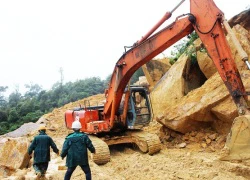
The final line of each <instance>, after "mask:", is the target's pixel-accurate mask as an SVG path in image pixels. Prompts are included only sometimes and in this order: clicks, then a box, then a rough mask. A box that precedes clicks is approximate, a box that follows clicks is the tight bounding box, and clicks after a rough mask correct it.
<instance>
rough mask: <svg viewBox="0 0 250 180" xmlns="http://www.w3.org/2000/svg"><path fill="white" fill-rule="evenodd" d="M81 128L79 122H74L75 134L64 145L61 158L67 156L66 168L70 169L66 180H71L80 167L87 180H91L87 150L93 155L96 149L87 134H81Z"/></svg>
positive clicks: (69, 136)
mask: <svg viewBox="0 0 250 180" xmlns="http://www.w3.org/2000/svg"><path fill="white" fill-rule="evenodd" d="M81 128H82V126H81V123H80V122H79V121H77V120H76V121H74V122H73V123H72V129H73V130H74V133H71V134H69V135H68V136H67V137H66V139H65V141H64V144H63V149H62V152H61V157H62V159H63V158H64V157H65V156H67V159H66V166H67V167H68V169H67V172H66V174H65V177H64V180H69V179H70V177H71V175H72V173H73V172H74V170H75V169H76V167H77V166H78V165H79V166H80V167H81V168H82V170H83V171H84V173H85V176H86V180H91V170H90V167H89V162H88V151H87V149H89V150H90V152H91V153H95V148H94V146H93V144H92V142H91V140H90V139H89V137H88V136H87V135H86V134H85V133H82V132H80V129H81Z"/></svg>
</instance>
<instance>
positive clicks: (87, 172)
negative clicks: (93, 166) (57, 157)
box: [64, 165, 91, 180]
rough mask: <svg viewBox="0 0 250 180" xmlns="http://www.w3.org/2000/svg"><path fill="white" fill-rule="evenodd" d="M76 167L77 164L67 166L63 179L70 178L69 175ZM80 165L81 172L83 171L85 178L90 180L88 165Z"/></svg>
mask: <svg viewBox="0 0 250 180" xmlns="http://www.w3.org/2000/svg"><path fill="white" fill-rule="evenodd" d="M76 167H77V166H74V167H68V169H67V172H66V174H65V176H64V180H70V177H71V175H72V173H73V172H74V170H75V169H76ZM80 167H81V168H82V170H83V172H84V173H85V176H86V180H91V171H90V167H89V165H82V166H80Z"/></svg>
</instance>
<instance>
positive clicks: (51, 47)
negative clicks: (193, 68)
mask: <svg viewBox="0 0 250 180" xmlns="http://www.w3.org/2000/svg"><path fill="white" fill-rule="evenodd" d="M214 1H215V3H216V4H217V6H218V7H219V8H220V9H221V10H222V11H223V12H224V13H225V16H226V18H227V19H230V18H231V17H232V16H234V15H236V14H238V13H240V12H241V11H243V10H245V9H246V7H248V8H249V4H250V2H249V0H237V1H235V0H227V1H226V0H214ZM179 2H180V0H175V1H174V0H172V1H170V0H150V1H149V0H126V1H118V0H89V1H86V0H71V1H69V0H67V1H66V0H43V1H38V0H5V1H4V0H1V1H0V62H1V69H0V86H9V88H10V90H11V92H12V90H13V87H15V86H16V85H19V87H20V89H22V87H23V85H24V84H30V83H37V84H39V85H41V86H42V87H43V89H49V88H51V86H52V84H54V83H56V82H57V81H59V80H60V74H59V69H60V67H62V68H63V74H64V82H68V81H76V80H77V79H84V78H87V77H93V76H95V77H97V76H98V77H100V78H101V79H105V78H106V77H107V76H108V75H109V74H111V73H112V71H113V68H114V65H115V63H116V62H117V60H118V59H119V58H120V56H121V55H122V53H123V52H124V46H130V45H132V44H133V43H134V42H136V41H137V40H139V39H140V38H141V37H142V36H143V35H145V34H146V33H147V32H148V31H149V30H150V29H151V28H152V27H153V26H154V25H155V24H156V23H157V22H158V21H159V19H160V18H161V17H162V16H163V15H164V14H165V12H167V11H171V10H172V9H173V8H174V7H175V6H176V5H177V4H178V3H179ZM188 12H189V0H186V1H185V2H184V3H183V4H182V6H181V7H179V9H177V10H176V11H175V12H174V14H173V15H172V18H171V19H170V20H168V21H167V23H166V24H169V23H171V22H173V21H174V19H175V17H176V16H178V15H181V14H184V13H188Z"/></svg>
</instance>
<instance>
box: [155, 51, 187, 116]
mask: <svg viewBox="0 0 250 180" xmlns="http://www.w3.org/2000/svg"><path fill="white" fill-rule="evenodd" d="M187 61H188V57H187V56H186V55H182V56H181V58H179V60H178V61H177V62H176V63H175V64H174V65H173V66H172V67H171V68H170V69H169V71H168V72H167V73H166V74H165V75H164V76H163V77H162V78H161V80H160V81H159V82H158V83H157V84H156V85H155V87H154V89H153V90H152V92H151V103H152V108H153V112H154V116H158V115H160V114H161V113H162V112H163V111H165V110H166V109H167V108H168V107H169V106H171V104H173V103H174V102H175V101H177V100H178V99H181V98H182V97H183V96H184V89H185V87H184V78H183V71H184V70H185V65H186V63H187Z"/></svg>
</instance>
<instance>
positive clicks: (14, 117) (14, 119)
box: [8, 108, 19, 123]
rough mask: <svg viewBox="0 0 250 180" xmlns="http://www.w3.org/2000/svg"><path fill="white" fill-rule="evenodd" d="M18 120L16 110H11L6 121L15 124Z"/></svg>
mask: <svg viewBox="0 0 250 180" xmlns="http://www.w3.org/2000/svg"><path fill="white" fill-rule="evenodd" d="M18 119H19V115H18V112H17V110H16V108H11V109H10V112H9V116H8V121H9V122H11V123H14V122H17V121H18Z"/></svg>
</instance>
